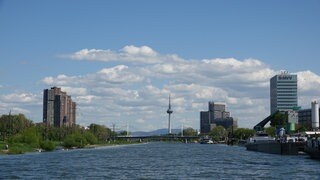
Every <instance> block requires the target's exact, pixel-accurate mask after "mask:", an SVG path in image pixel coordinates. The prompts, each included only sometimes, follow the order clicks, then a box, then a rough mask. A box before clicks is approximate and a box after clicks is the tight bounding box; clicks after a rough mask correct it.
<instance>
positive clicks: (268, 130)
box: [264, 126, 276, 137]
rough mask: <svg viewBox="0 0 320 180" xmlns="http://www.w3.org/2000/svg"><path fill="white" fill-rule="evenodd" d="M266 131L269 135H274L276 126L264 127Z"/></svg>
mask: <svg viewBox="0 0 320 180" xmlns="http://www.w3.org/2000/svg"><path fill="white" fill-rule="evenodd" d="M264 131H265V132H266V133H267V134H268V135H269V136H272V137H274V136H275V135H276V128H275V127H272V126H270V127H267V128H264Z"/></svg>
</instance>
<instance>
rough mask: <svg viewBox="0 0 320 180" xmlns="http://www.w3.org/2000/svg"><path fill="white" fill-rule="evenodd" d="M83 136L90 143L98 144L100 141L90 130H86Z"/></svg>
mask: <svg viewBox="0 0 320 180" xmlns="http://www.w3.org/2000/svg"><path fill="white" fill-rule="evenodd" d="M83 136H84V138H85V139H86V141H87V142H88V143H89V144H97V143H98V140H97V138H96V137H95V136H94V135H93V134H92V133H91V132H89V131H86V132H84V134H83Z"/></svg>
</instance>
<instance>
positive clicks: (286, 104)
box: [270, 73, 298, 114]
mask: <svg viewBox="0 0 320 180" xmlns="http://www.w3.org/2000/svg"><path fill="white" fill-rule="evenodd" d="M297 89H298V81H297V75H294V74H288V73H282V74H278V75H275V76H274V77H272V78H271V79H270V110H271V114H273V113H275V112H276V111H277V110H279V111H288V110H293V109H295V108H297V107H298V90H297Z"/></svg>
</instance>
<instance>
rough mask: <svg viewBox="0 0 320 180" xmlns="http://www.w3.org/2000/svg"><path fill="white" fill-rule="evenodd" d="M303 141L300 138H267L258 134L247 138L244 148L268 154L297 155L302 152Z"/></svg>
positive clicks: (265, 135) (263, 134)
mask: <svg viewBox="0 0 320 180" xmlns="http://www.w3.org/2000/svg"><path fill="white" fill-rule="evenodd" d="M304 144H305V139H304V138H301V137H289V136H283V137H279V138H274V137H269V136H268V135H267V134H266V133H259V134H257V135H256V136H254V137H252V138H249V140H248V142H247V143H246V144H245V147H246V149H247V150H248V151H257V152H263V153H270V154H281V155H298V154H301V152H303V150H304Z"/></svg>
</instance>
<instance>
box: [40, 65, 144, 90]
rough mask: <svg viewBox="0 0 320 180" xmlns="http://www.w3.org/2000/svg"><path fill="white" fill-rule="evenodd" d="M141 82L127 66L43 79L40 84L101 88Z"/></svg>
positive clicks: (140, 77) (140, 78)
mask: <svg viewBox="0 0 320 180" xmlns="http://www.w3.org/2000/svg"><path fill="white" fill-rule="evenodd" d="M142 80H143V77H142V76H140V75H138V74H136V73H135V72H133V71H132V70H130V69H129V67H128V66H125V65H118V66H115V67H111V68H103V69H101V70H100V71H98V72H95V73H92V74H86V75H80V76H66V75H64V74H61V75H58V76H57V77H52V76H49V77H45V78H43V79H42V83H44V84H46V85H50V86H70V85H73V86H80V85H86V86H87V87H88V86H99V85H100V86H103V85H110V84H123V83H125V84H127V83H135V82H140V81H142Z"/></svg>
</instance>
